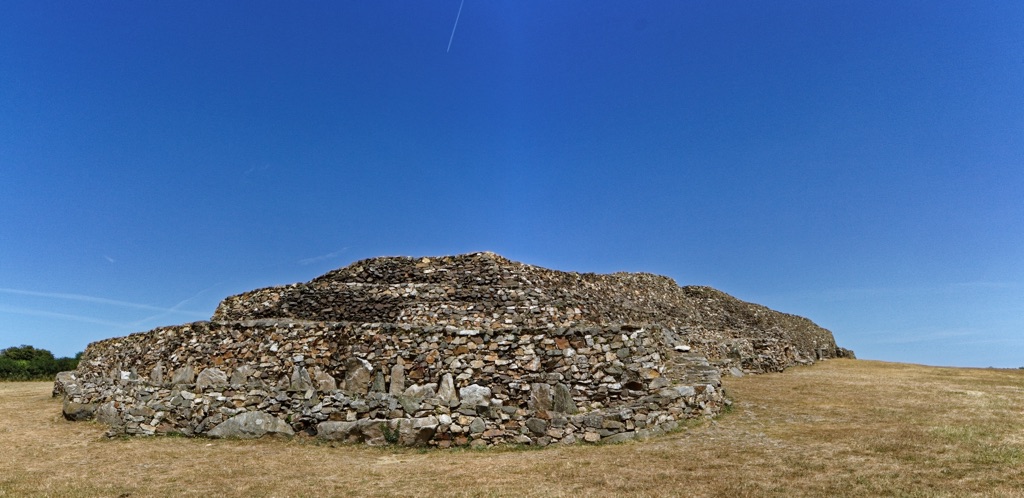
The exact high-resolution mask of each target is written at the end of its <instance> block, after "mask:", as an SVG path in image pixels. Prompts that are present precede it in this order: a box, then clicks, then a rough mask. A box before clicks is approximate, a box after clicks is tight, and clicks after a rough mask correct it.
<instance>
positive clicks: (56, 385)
mask: <svg viewBox="0 0 1024 498" xmlns="http://www.w3.org/2000/svg"><path fill="white" fill-rule="evenodd" d="M81 391H82V389H81V388H80V387H79V386H78V377H77V376H76V375H75V372H74V371H71V372H60V373H58V374H57V376H56V377H55V378H54V381H53V397H57V396H64V395H70V396H74V395H76V394H80V393H81Z"/></svg>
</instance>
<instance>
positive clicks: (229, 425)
mask: <svg viewBox="0 0 1024 498" xmlns="http://www.w3.org/2000/svg"><path fill="white" fill-rule="evenodd" d="M268 434H269V435H281V436H294V435H295V431H294V430H292V428H291V426H290V425H288V424H287V423H285V421H284V420H281V419H279V418H277V417H275V416H273V415H270V414H269V413H265V412H261V411H253V412H245V413H240V414H238V415H235V416H233V417H231V418H229V419H227V420H225V421H223V422H221V423H219V424H217V426H216V427H214V428H213V429H210V431H209V432H207V435H209V436H210V437H214V438H239V439H255V438H260V437H263V436H265V435H268Z"/></svg>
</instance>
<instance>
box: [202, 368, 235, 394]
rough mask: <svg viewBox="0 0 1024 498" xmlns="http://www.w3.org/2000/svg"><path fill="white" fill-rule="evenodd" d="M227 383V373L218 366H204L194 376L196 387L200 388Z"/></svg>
mask: <svg viewBox="0 0 1024 498" xmlns="http://www.w3.org/2000/svg"><path fill="white" fill-rule="evenodd" d="M227 384H228V374H226V373H224V372H223V371H222V370H220V369H219V368H204V369H203V371H202V372H199V375H198V376H197V377H196V389H199V390H202V389H205V388H207V387H221V386H226V385H227Z"/></svg>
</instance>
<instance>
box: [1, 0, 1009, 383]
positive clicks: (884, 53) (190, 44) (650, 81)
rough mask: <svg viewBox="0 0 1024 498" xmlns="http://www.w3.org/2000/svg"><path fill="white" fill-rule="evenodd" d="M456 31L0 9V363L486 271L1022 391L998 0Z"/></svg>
mask: <svg viewBox="0 0 1024 498" xmlns="http://www.w3.org/2000/svg"><path fill="white" fill-rule="evenodd" d="M458 9H459V1H458V0H452V1H448V0H445V1H440V0H435V1H430V2H421V1H411V0H409V1H373V2H370V1H366V2H355V1H345V2H338V1H332V2H313V1H309V2H300V3H298V4H287V3H283V2H270V1H246V2H227V1H224V2H207V1H202V2H199V1H194V2H190V1H182V2H117V1H98V2H88V3H81V2H50V1H37V0H33V1H13V2H4V3H3V4H2V5H0V230H2V231H0V347H7V346H14V345H20V344H31V345H35V346H37V347H43V348H46V349H50V350H51V351H53V352H54V353H56V354H58V355H73V354H74V353H76V352H78V351H81V350H83V349H84V348H85V346H86V345H87V344H88V343H89V342H91V341H95V340H99V339H104V338H107V337H113V336H120V335H126V334H128V333H131V332H136V331H144V330H148V329H150V328H153V327H156V326H161V325H171V324H177V323H184V322H188V321H194V320H202V319H205V318H208V317H209V315H210V314H211V313H212V312H213V309H214V308H215V307H216V304H217V303H218V302H219V301H220V299H222V298H223V297H225V296H227V295H231V294H236V293H239V292H243V291H246V290H249V289H253V288H258V287H264V286H269V285H279V284H286V283H291V282H297V281H306V280H309V279H311V278H313V277H315V276H317V275H320V274H322V273H324V272H326V271H328V270H330V269H333V268H337V267H341V266H345V265H347V264H349V263H351V262H353V261H355V260H358V259H363V258H367V257H373V256H382V255H414V256H418V255H440V254H455V253H463V252H471V251H480V250H490V251H495V252H498V253H500V254H502V255H504V256H506V257H509V258H511V259H514V260H518V261H522V262H526V263H531V264H536V265H540V266H546V267H550V268H556V269H560V270H573V271H581V272H587V271H591V272H611V271H620V270H624V271H648V272H653V273H659V274H664V275H668V276H670V277H672V278H674V279H675V280H676V281H677V282H679V283H680V284H682V285H687V284H699V285H711V286H714V287H716V288H719V289H721V290H723V291H725V292H728V293H730V294H733V295H735V296H736V297H738V298H740V299H744V300H747V301H753V302H757V303H761V304H765V305H767V306H770V307H772V308H775V309H778V310H781V311H785V312H790V313H795V314H799V315H804V316H807V317H809V318H810V319H812V320H814V321H815V322H817V323H818V324H820V325H822V326H824V327H826V328H829V329H830V330H832V331H833V332H834V334H835V335H836V337H837V340H838V342H839V343H840V344H841V345H843V346H846V347H850V348H852V349H854V350H856V352H857V353H858V355H859V356H860V357H862V358H871V359H880V360H888V361H900V362H914V363H925V364H934V365H956V366H979V367H985V366H996V367H1018V366H1024V200H1022V197H1024V196H1022V195H1021V192H1024V3H1021V2H1011V1H996V2H992V1H981V2H945V1H928V2H925V1H884V2H883V1H862V0H858V1H833V2H820V1H787V0H783V1H779V2H754V1H728V0H717V1H678V0H672V1H647V2H612V1H600V0H598V1H595V0H587V1H540V0H514V1H512V0H509V1H499V0H466V1H465V4H464V6H463V10H462V14H461V18H460V19H459V23H458V26H457V29H456V30H455V33H454V37H451V35H452V26H453V24H454V21H455V17H456V13H457V12H458ZM450 37H451V42H452V43H451V49H450V51H446V48H447V46H448V42H449V39H450Z"/></svg>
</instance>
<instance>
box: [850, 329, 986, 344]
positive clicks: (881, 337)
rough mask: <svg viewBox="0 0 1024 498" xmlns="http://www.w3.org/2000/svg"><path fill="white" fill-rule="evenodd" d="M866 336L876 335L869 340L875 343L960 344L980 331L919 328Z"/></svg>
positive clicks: (881, 332)
mask: <svg viewBox="0 0 1024 498" xmlns="http://www.w3.org/2000/svg"><path fill="white" fill-rule="evenodd" d="M865 335H866V336H867V337H872V336H877V337H878V338H877V339H874V340H872V341H871V342H873V343H875V344H920V343H928V342H938V341H943V342H948V343H950V344H962V343H965V342H971V341H964V340H963V339H966V338H977V337H980V336H981V333H980V332H979V331H977V330H973V329H941V330H940V329H936V330H927V329H919V330H916V331H901V332H893V331H878V332H875V333H870V334H865Z"/></svg>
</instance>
